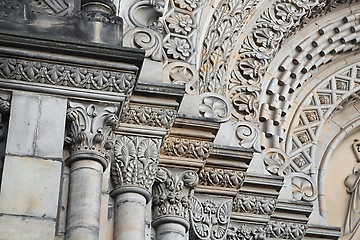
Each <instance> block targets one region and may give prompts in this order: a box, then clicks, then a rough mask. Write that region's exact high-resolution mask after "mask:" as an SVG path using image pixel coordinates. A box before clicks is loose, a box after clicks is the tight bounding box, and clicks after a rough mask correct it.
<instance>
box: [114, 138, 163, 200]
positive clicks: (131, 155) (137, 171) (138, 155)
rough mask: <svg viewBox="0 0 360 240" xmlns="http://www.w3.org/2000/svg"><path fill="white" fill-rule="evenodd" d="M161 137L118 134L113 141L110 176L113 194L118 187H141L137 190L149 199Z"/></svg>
mask: <svg viewBox="0 0 360 240" xmlns="http://www.w3.org/2000/svg"><path fill="white" fill-rule="evenodd" d="M160 144H161V139H159V138H146V137H140V136H118V137H117V138H116V141H115V146H114V155H115V159H114V161H113V163H112V168H111V178H112V181H113V183H114V191H113V194H115V193H117V192H119V189H120V188H124V187H126V188H127V190H129V188H131V187H133V188H134V187H135V188H137V189H138V188H140V189H143V191H142V192H141V191H140V192H139V191H138V190H135V191H137V192H139V193H141V194H142V195H144V196H145V197H146V198H147V200H150V192H151V187H152V185H153V183H154V180H155V176H156V171H157V163H158V156H159V151H160Z"/></svg>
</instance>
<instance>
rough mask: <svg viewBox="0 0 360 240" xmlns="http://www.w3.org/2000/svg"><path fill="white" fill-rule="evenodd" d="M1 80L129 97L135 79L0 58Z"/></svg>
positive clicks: (107, 73) (98, 71)
mask: <svg viewBox="0 0 360 240" xmlns="http://www.w3.org/2000/svg"><path fill="white" fill-rule="evenodd" d="M0 77H1V78H5V79H9V80H11V81H21V82H32V83H40V84H46V85H52V86H68V87H74V88H81V89H93V90H99V91H106V92H116V93H123V94H129V93H131V91H132V89H133V87H134V85H135V81H136V78H135V75H134V74H131V73H122V72H114V71H104V70H97V69H91V68H85V67H77V66H68V65H62V64H49V63H44V62H38V61H31V60H22V59H14V58H7V57H0Z"/></svg>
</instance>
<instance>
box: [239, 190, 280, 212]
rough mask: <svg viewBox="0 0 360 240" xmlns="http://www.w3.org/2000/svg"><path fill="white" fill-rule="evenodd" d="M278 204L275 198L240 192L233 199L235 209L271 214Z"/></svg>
mask: <svg viewBox="0 0 360 240" xmlns="http://www.w3.org/2000/svg"><path fill="white" fill-rule="evenodd" d="M276 204H277V200H276V199H274V198H268V197H260V196H251V195H243V194H238V195H236V196H235V198H234V200H233V211H234V212H240V213H253V214H262V215H271V214H273V213H274V211H275V208H276Z"/></svg>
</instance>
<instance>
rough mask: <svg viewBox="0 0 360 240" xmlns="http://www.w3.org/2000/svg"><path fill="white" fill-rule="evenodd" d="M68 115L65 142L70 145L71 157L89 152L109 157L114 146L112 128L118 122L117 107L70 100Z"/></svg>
mask: <svg viewBox="0 0 360 240" xmlns="http://www.w3.org/2000/svg"><path fill="white" fill-rule="evenodd" d="M66 117H67V121H68V126H67V131H66V137H65V143H66V144H68V145H69V146H70V158H69V159H71V158H76V156H78V155H81V154H88V153H90V154H95V155H99V157H100V158H103V159H105V158H108V150H110V149H112V147H113V138H112V129H113V128H114V127H115V126H116V124H117V122H118V117H117V114H116V107H110V106H109V107H103V106H98V105H95V104H91V103H90V104H88V103H80V102H73V101H70V102H69V107H68V110H67V114H66ZM69 159H68V160H69ZM99 161H101V162H102V163H103V161H104V160H102V159H100V160H99Z"/></svg>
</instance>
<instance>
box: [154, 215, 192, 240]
mask: <svg viewBox="0 0 360 240" xmlns="http://www.w3.org/2000/svg"><path fill="white" fill-rule="evenodd" d="M153 226H154V227H155V228H156V240H185V234H186V232H187V231H188V229H189V222H188V221H186V220H185V219H183V218H180V217H176V216H165V217H162V218H158V219H156V220H155V221H154V222H153Z"/></svg>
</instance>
